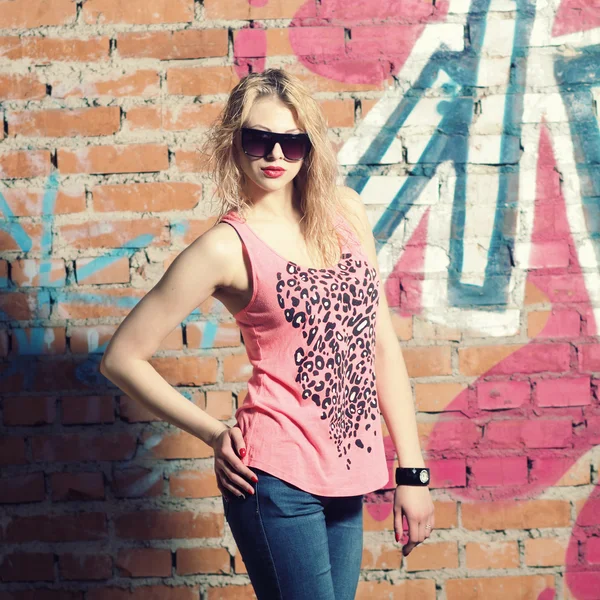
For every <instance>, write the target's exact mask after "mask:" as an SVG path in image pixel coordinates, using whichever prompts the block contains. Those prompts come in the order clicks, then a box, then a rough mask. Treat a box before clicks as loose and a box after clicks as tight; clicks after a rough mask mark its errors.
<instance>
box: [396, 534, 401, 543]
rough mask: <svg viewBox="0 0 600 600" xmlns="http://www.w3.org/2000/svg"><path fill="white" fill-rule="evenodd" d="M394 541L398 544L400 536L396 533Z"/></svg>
mask: <svg viewBox="0 0 600 600" xmlns="http://www.w3.org/2000/svg"><path fill="white" fill-rule="evenodd" d="M396 541H397V542H399V541H400V536H399V535H398V533H396Z"/></svg>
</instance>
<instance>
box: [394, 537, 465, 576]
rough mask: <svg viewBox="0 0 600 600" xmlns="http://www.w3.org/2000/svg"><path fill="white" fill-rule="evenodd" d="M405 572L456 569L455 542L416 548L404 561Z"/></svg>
mask: <svg viewBox="0 0 600 600" xmlns="http://www.w3.org/2000/svg"><path fill="white" fill-rule="evenodd" d="M405 568H406V570H407V572H414V571H429V570H432V569H435V570H441V569H456V568H458V543H457V542H445V541H444V542H428V543H427V544H423V545H420V546H417V547H416V548H414V549H413V551H412V552H411V553H410V554H409V555H408V556H407V557H406V559H405Z"/></svg>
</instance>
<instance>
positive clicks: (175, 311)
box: [100, 225, 240, 445]
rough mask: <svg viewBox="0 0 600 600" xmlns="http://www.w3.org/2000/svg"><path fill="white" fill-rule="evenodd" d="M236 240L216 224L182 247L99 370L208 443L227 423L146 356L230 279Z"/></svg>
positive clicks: (117, 337)
mask: <svg viewBox="0 0 600 600" xmlns="http://www.w3.org/2000/svg"><path fill="white" fill-rule="evenodd" d="M236 241H237V243H240V242H239V238H238V237H237V234H236V233H235V232H234V231H233V230H232V228H231V227H229V226H228V225H222V226H218V225H217V226H216V227H213V228H211V229H209V230H208V231H206V232H205V233H204V234H203V235H201V236H200V237H199V238H198V239H196V240H195V241H194V242H193V243H192V244H190V246H188V247H187V248H186V249H185V250H184V251H182V252H181V253H180V254H179V255H178V256H177V258H176V259H175V260H174V261H173V263H171V265H170V266H169V268H168V269H167V271H166V272H165V273H164V275H163V276H162V278H161V279H160V281H159V282H158V283H157V284H156V285H155V286H154V287H153V288H152V289H151V290H150V291H149V292H148V293H147V294H146V295H145V296H144V297H143V298H142V300H141V301H140V302H138V304H137V305H136V306H135V307H134V308H133V310H132V311H131V312H130V313H129V314H128V315H127V317H126V318H125V319H124V320H123V322H122V323H121V324H120V326H119V328H118V329H117V331H116V332H115V334H114V335H113V337H112V338H111V340H110V343H109V345H108V347H107V349H106V351H105V353H104V355H103V357H102V361H101V363H100V372H101V373H102V374H103V375H104V376H105V377H106V378H107V379H110V380H111V381H112V382H113V383H114V384H115V385H116V386H117V387H119V388H120V389H121V390H123V391H124V392H125V393H126V394H127V395H128V396H130V397H131V398H134V399H135V400H138V401H139V402H141V403H142V404H144V405H145V406H146V407H147V408H148V409H149V410H150V411H152V412H153V413H154V414H156V415H157V416H159V417H160V418H161V419H163V420H165V421H168V422H170V423H172V424H174V425H176V426H177V427H180V428H181V429H183V430H184V431H187V432H188V433H191V434H192V435H194V436H196V437H198V438H200V439H201V440H203V441H204V442H206V443H207V444H209V445H212V440H213V439H214V438H215V437H216V436H217V435H218V434H219V433H221V432H222V431H223V430H225V429H227V426H226V425H224V424H223V423H221V422H220V421H219V420H218V419H215V418H214V417H211V416H210V415H209V414H208V413H206V412H205V411H204V410H202V409H201V408H199V407H198V406H196V405H195V404H193V403H192V402H190V401H189V400H188V399H187V398H186V397H185V396H183V395H182V394H180V393H179V392H178V391H177V390H176V389H175V388H174V387H172V386H171V385H170V384H169V383H168V382H167V381H166V380H165V379H164V378H163V377H162V376H161V375H160V374H159V373H158V372H157V371H156V370H155V369H154V367H153V366H152V365H151V364H150V363H149V362H148V360H149V359H150V358H151V357H152V355H153V354H154V353H155V352H156V350H157V348H158V347H159V346H160V344H161V342H162V341H163V339H164V338H165V337H166V336H167V335H168V334H169V333H170V332H171V331H173V329H174V328H175V327H177V325H179V324H180V323H181V322H182V321H183V320H184V319H185V318H186V317H187V316H188V315H189V314H190V313H191V312H192V311H193V310H194V309H195V308H196V307H197V306H199V305H200V304H202V302H204V301H205V300H206V299H207V298H208V297H209V296H211V295H212V294H213V293H214V292H215V291H216V289H217V288H219V287H221V286H225V285H229V284H230V283H231V281H232V278H233V275H234V274H233V273H232V270H233V266H232V265H233V264H235V261H234V260H232V258H233V252H235V251H236V250H238V248H236Z"/></svg>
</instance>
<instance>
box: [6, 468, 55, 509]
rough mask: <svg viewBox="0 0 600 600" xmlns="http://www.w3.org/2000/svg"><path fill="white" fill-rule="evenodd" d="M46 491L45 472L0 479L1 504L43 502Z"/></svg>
mask: <svg viewBox="0 0 600 600" xmlns="http://www.w3.org/2000/svg"><path fill="white" fill-rule="evenodd" d="M45 493H46V491H45V487H44V474H43V473H28V474H26V475H13V476H11V477H3V478H2V479H0V504H21V503H24V502H41V501H42V500H43V499H44V496H45Z"/></svg>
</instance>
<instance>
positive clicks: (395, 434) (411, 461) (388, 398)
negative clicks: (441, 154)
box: [340, 186, 425, 468]
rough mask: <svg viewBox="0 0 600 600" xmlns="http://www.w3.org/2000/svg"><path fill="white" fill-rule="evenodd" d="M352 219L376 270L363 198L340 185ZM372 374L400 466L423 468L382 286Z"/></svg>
mask: <svg viewBox="0 0 600 600" xmlns="http://www.w3.org/2000/svg"><path fill="white" fill-rule="evenodd" d="M340 191H341V192H342V199H343V201H344V203H345V205H346V207H347V209H348V211H350V212H351V214H352V215H353V216H354V217H355V218H354V219H353V222H354V223H356V224H357V225H360V228H361V230H362V231H361V242H362V248H363V250H364V251H365V253H366V254H367V256H368V257H369V260H370V262H371V264H372V265H373V266H374V267H375V269H377V273H378V275H379V265H378V263H377V251H376V248H375V240H374V238H373V233H372V231H371V224H370V222H369V220H368V217H367V212H366V210H365V207H364V204H363V201H362V199H361V197H360V195H359V194H357V193H356V192H355V191H354V190H353V189H352V188H349V187H346V186H340ZM375 375H376V385H377V396H378V398H379V406H380V410H381V414H382V415H383V418H384V419H385V423H386V425H387V428H388V431H389V433H390V436H391V438H392V441H393V443H394V447H395V448H396V454H397V455H398V465H399V466H400V467H417V468H418V467H425V462H424V460H423V456H422V454H421V447H420V442H419V435H418V430H417V421H416V413H415V406H414V401H413V395H412V389H411V387H410V381H409V378H408V373H407V371H406V365H405V363H404V358H403V356H402V350H401V348H400V344H399V342H398V338H397V336H396V333H395V330H394V325H393V322H392V318H391V315H390V309H389V306H388V303H387V298H386V295H385V291H384V289H383V285H382V287H381V289H380V295H379V307H378V309H377V323H376V344H375Z"/></svg>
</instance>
